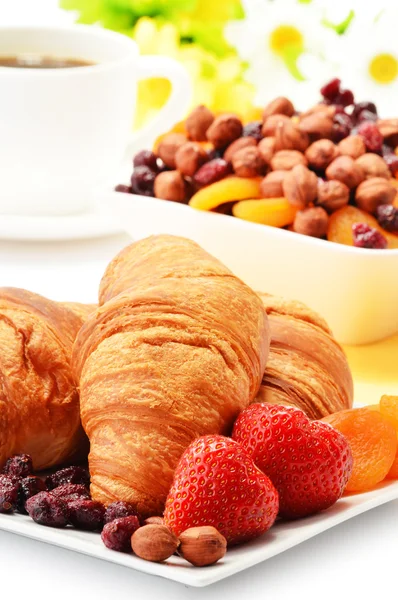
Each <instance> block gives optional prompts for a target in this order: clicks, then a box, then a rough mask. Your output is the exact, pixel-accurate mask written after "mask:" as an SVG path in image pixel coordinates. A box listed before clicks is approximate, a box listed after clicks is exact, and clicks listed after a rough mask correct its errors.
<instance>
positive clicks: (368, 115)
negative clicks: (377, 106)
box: [357, 110, 378, 124]
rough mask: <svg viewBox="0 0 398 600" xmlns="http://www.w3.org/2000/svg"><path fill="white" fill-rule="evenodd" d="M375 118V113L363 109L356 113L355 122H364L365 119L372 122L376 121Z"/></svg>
mask: <svg viewBox="0 0 398 600" xmlns="http://www.w3.org/2000/svg"><path fill="white" fill-rule="evenodd" d="M377 119H378V116H377V115H376V114H375V113H373V112H370V110H363V111H362V112H360V113H359V115H358V118H357V123H358V124H359V123H365V122H366V121H370V122H372V123H374V122H375V121H377Z"/></svg>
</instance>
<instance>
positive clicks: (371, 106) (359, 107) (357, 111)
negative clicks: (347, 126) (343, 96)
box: [352, 101, 377, 121]
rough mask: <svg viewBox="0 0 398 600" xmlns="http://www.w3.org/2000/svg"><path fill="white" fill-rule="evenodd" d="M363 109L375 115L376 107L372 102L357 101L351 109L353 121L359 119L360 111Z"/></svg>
mask: <svg viewBox="0 0 398 600" xmlns="http://www.w3.org/2000/svg"><path fill="white" fill-rule="evenodd" d="M364 111H366V112H368V113H372V114H374V115H376V116H377V108H376V105H375V104H374V103H373V102H366V101H365V102H357V103H356V104H355V106H354V110H353V111H352V116H353V119H354V120H355V121H357V120H358V119H359V117H360V116H361V113H363V112H364Z"/></svg>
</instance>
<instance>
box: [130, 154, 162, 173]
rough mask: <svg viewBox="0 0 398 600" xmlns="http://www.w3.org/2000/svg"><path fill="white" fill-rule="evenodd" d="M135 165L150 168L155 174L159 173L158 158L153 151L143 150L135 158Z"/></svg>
mask: <svg viewBox="0 0 398 600" xmlns="http://www.w3.org/2000/svg"><path fill="white" fill-rule="evenodd" d="M133 165H134V168H135V167H148V168H149V169H151V171H154V172H155V173H157V172H158V157H157V156H156V154H155V153H154V152H152V151H151V150H141V152H138V154H136V155H135V156H134V159H133Z"/></svg>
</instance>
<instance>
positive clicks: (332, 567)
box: [0, 235, 398, 600]
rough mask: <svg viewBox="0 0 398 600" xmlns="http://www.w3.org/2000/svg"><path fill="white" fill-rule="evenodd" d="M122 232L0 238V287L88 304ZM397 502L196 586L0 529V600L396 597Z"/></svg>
mask: <svg viewBox="0 0 398 600" xmlns="http://www.w3.org/2000/svg"><path fill="white" fill-rule="evenodd" d="M128 243H129V238H128V237H127V236H125V235H120V236H114V237H109V238H104V239H101V240H86V241H79V242H67V243H66V242H62V243H56V244H50V243H36V244H32V243H19V242H13V243H10V242H0V285H2V286H4V285H9V286H19V287H25V288H27V289H30V290H32V291H35V292H38V293H42V294H44V295H47V296H48V297H51V298H53V299H55V300H76V301H81V302H95V300H96V292H97V288H98V282H99V279H100V277H101V274H102V272H103V270H104V267H105V265H106V264H107V262H108V261H109V260H110V259H111V258H112V257H113V256H114V254H115V253H116V252H117V251H118V250H119V249H121V248H122V247H123V246H124V245H126V244H128ZM397 553H398V501H395V502H391V503H389V504H387V505H385V506H382V507H379V508H377V509H374V510H373V511H370V512H368V513H366V514H363V515H361V516H359V517H356V518H355V519H352V520H351V521H349V522H347V523H345V524H343V525H340V526H338V527H335V528H334V529H331V530H329V531H328V532H325V533H323V534H321V535H319V536H317V537H315V538H313V539H312V540H310V541H308V542H305V543H303V544H301V545H300V546H297V547H296V548H294V549H292V550H289V551H287V552H285V553H283V554H281V555H279V556H277V557H275V558H273V559H271V560H269V561H267V562H266V563H263V564H261V565H259V566H257V567H254V568H252V569H249V570H248V571H245V572H243V573H241V574H239V575H236V576H234V577H232V578H230V579H227V580H224V581H223V582H220V583H218V584H215V585H213V586H210V587H208V588H203V589H194V588H186V587H184V586H182V585H180V584H176V583H173V582H169V581H165V580H162V579H158V578H155V577H151V576H148V575H144V574H141V573H138V572H135V571H131V570H129V569H125V568H123V567H118V566H115V565H112V564H108V563H105V562H101V561H99V560H95V559H92V558H89V557H86V556H82V555H78V554H74V553H73V552H70V551H66V550H62V549H58V548H54V547H52V546H48V545H45V544H42V543H39V542H35V541H33V540H29V539H25V538H22V537H18V536H16V535H13V534H9V533H4V532H0V596H1V598H4V600H8V599H9V598H10V599H11V600H36V599H39V598H40V599H47V598H48V599H50V598H51V599H52V600H53V599H57V600H63V599H65V600H70V599H75V598H76V599H78V600H86V599H87V600H94V599H95V600H109V598H114V599H116V600H141V599H144V600H155V599H156V600H180V599H181V600H182V599H186V600H191V599H192V600H197V599H206V600H212V599H216V598H217V599H218V598H220V597H223V598H225V599H226V600H235V599H236V600H242V598H255V599H257V598H267V599H268V600H315V599H316V600H318V599H319V600H324V599H329V598H330V599H332V598H333V599H343V600H352V599H355V600H357V599H358V600H362V599H366V600H367V599H369V600H370V599H374V600H376V599H378V598H379V597H380V596H381V595H382V594H384V592H383V590H387V589H389V590H390V593H391V594H392V596H391V597H392V598H395V597H397V589H398V584H397V575H396V562H397Z"/></svg>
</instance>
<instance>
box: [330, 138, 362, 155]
mask: <svg viewBox="0 0 398 600" xmlns="http://www.w3.org/2000/svg"><path fill="white" fill-rule="evenodd" d="M337 147H338V149H339V152H340V154H342V155H344V156H351V158H354V159H355V158H359V157H360V156H362V154H365V152H366V146H365V142H364V141H363V137H362V136H360V135H349V136H348V137H346V138H344V139H343V140H341V142H339V143H338V145H337Z"/></svg>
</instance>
